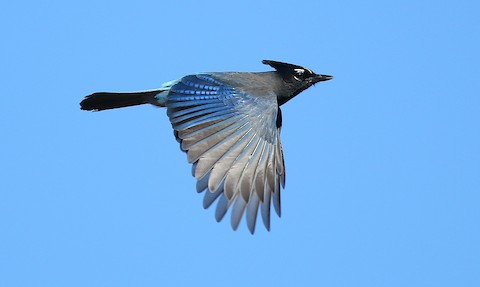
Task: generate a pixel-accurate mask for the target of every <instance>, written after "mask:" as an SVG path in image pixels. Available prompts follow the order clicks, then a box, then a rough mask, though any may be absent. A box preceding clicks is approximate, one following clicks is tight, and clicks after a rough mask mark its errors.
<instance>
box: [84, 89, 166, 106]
mask: <svg viewBox="0 0 480 287" xmlns="http://www.w3.org/2000/svg"><path fill="white" fill-rule="evenodd" d="M162 91H163V90H152V91H145V92H132V93H110V92H99V93H93V94H91V95H89V96H86V97H85V99H84V100H83V101H81V102H80V108H81V109H82V110H86V111H101V110H108V109H116V108H123V107H129V106H136V105H142V104H153V105H160V103H159V102H158V101H157V100H156V99H155V96H156V95H158V94H159V93H161V92H162Z"/></svg>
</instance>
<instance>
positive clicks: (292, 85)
mask: <svg viewBox="0 0 480 287" xmlns="http://www.w3.org/2000/svg"><path fill="white" fill-rule="evenodd" d="M262 63H263V64H265V65H270V66H271V67H273V68H275V70H277V73H278V74H280V76H281V77H282V79H283V81H284V82H285V89H286V93H284V94H281V95H279V97H278V104H279V105H283V104H284V103H286V102H287V101H288V100H290V99H292V98H293V97H295V96H296V95H298V94H300V93H301V92H302V91H304V90H306V89H308V88H309V87H311V86H313V85H314V84H316V83H318V82H321V81H328V80H331V79H333V76H329V75H320V74H315V73H314V72H313V71H312V70H310V69H307V68H304V67H301V66H298V65H293V64H289V63H283V62H277V61H271V60H263V61H262Z"/></svg>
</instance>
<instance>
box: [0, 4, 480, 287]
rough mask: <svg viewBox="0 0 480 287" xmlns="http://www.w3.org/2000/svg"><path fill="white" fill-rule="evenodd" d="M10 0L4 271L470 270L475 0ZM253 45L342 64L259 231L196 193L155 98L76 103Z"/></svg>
mask: <svg viewBox="0 0 480 287" xmlns="http://www.w3.org/2000/svg"><path fill="white" fill-rule="evenodd" d="M4 2H5V3H2V4H0V32H1V38H2V42H1V45H0V57H1V64H0V73H1V85H0V119H1V121H0V132H1V140H0V144H1V146H0V147H1V149H0V162H1V164H0V177H1V180H0V286H9V287H14V286H259V285H262V286H370V287H371V286H390V287H391V286H409V287H411V286H480V230H479V221H480V208H479V206H480V195H479V193H480V164H479V162H480V151H479V147H480V128H479V126H480V84H479V83H480V66H479V65H480V57H479V51H480V40H479V39H480V37H479V35H480V20H479V19H480V18H479V15H480V7H479V4H478V3H479V2H478V1H473V0H472V1H413V0H412V1H396V2H393V1H314V0H305V1H238V2H230V1H223V2H220V1H135V2H134V1H129V2H128V3H127V2H122V1H103V2H100V1H76V2H72V1H4ZM133 3H135V4H133ZM262 59H273V60H281V61H287V62H292V63H296V64H300V65H304V66H307V67H309V68H311V69H312V70H314V71H316V72H318V73H326V74H332V75H334V76H335V79H334V80H333V81H330V82H326V83H321V84H318V85H316V86H315V87H313V88H311V89H309V90H308V91H306V92H304V93H302V94H301V95H300V96H299V97H297V98H295V99H294V100H292V101H291V102H289V103H288V104H286V105H285V106H284V107H283V115H284V118H283V119H284V125H283V130H282V139H283V145H284V152H285V160H286V165H287V186H286V189H285V190H284V192H283V198H282V199H283V201H282V203H283V216H282V218H281V219H278V218H276V217H274V218H273V222H272V224H273V226H272V231H271V232H267V231H265V230H264V229H263V226H261V225H259V226H258V227H259V228H258V229H257V233H256V234H255V235H254V236H251V235H250V234H249V232H248V231H247V228H246V226H245V225H244V223H242V225H241V226H240V228H239V230H238V231H237V232H233V231H232V230H231V229H230V225H229V223H228V221H227V222H222V223H220V224H218V223H216V222H215V220H214V216H213V213H214V212H213V210H207V211H205V210H203V208H202V207H201V201H202V196H201V195H198V194H196V192H195V181H194V179H193V178H192V177H191V175H190V166H189V165H188V164H187V162H186V157H185V154H183V153H182V152H180V150H179V147H178V144H177V142H176V141H175V139H174V137H173V135H172V130H171V126H170V123H169V122H168V119H167V116H166V114H165V111H164V110H162V109H157V108H154V107H151V106H142V107H135V108H128V109H123V110H115V111H105V112H98V113H91V112H85V111H81V110H80V109H79V104H78V103H79V102H80V100H82V98H83V97H84V96H85V95H88V94H90V93H92V92H95V91H133V90H142V89H150V88H156V87H159V86H160V85H161V83H163V82H164V81H168V80H173V79H176V78H179V77H181V76H183V75H185V74H188V73H195V72H202V71H233V70H234V71H263V70H269V69H270V68H269V67H267V66H264V65H262V64H261V63H260V61H261V60H262Z"/></svg>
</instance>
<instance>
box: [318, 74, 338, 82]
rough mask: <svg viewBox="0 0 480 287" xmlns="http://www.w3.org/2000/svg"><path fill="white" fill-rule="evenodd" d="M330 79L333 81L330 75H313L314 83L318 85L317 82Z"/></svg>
mask: <svg viewBox="0 0 480 287" xmlns="http://www.w3.org/2000/svg"><path fill="white" fill-rule="evenodd" d="M331 79H333V76H330V75H315V78H314V82H315V83H318V82H323V81H328V80H331Z"/></svg>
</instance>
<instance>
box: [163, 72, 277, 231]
mask: <svg viewBox="0 0 480 287" xmlns="http://www.w3.org/2000/svg"><path fill="white" fill-rule="evenodd" d="M166 106H167V108H168V111H167V113H168V116H169V118H170V121H171V123H172V126H173V128H174V130H175V136H176V138H177V140H178V141H179V142H180V145H181V148H182V150H183V151H185V152H186V153H187V158H188V162H189V163H192V164H193V167H192V173H193V176H195V178H196V179H197V191H198V192H203V191H206V192H205V197H204V201H203V206H204V208H208V207H209V206H210V205H211V204H212V203H213V202H215V200H217V199H218V203H217V208H216V212H215V217H216V219H217V221H220V220H222V218H223V217H224V216H225V214H226V212H227V211H228V209H229V208H230V206H232V205H233V208H232V211H231V224H232V227H233V229H234V230H236V229H237V227H238V225H239V223H240V221H241V218H242V216H243V214H244V213H246V218H247V225H248V228H249V230H250V232H251V233H252V234H253V233H254V230H255V223H256V217H257V212H258V210H259V207H260V210H261V214H262V219H263V223H264V225H265V227H266V228H267V229H268V230H270V205H271V202H272V201H273V206H274V208H275V210H276V212H277V214H278V216H280V185H282V187H284V185H285V166H284V161H283V152H282V145H281V142H280V127H281V114H280V113H281V111H280V109H279V107H278V104H277V98H276V96H275V95H274V94H273V93H272V94H267V95H262V96H253V95H249V94H247V93H245V92H243V91H240V90H237V89H235V88H233V87H231V86H229V85H227V84H225V83H223V82H222V81H221V80H220V79H218V78H215V77H214V76H212V75H208V74H199V75H190V76H186V77H184V78H182V79H181V80H180V81H179V82H178V83H177V84H175V85H174V86H172V88H171V89H170V92H169V94H168V96H167V102H166Z"/></svg>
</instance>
